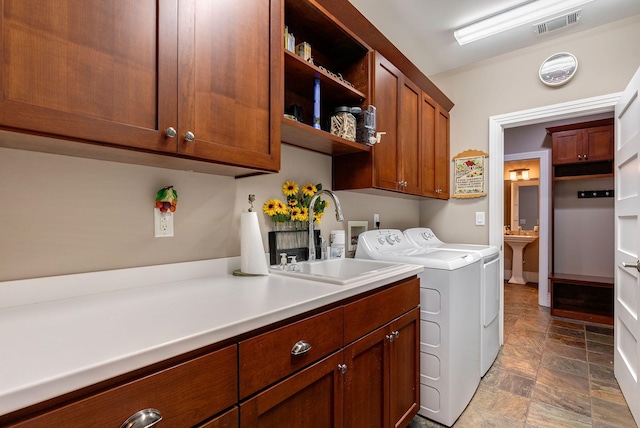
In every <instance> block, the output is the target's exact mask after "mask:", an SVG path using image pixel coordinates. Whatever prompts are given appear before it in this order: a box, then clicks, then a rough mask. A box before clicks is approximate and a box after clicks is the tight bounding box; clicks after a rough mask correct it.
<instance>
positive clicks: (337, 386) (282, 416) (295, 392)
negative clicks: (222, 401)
mask: <svg viewBox="0 0 640 428" xmlns="http://www.w3.org/2000/svg"><path fill="white" fill-rule="evenodd" d="M341 364H342V352H341V351H339V352H337V353H334V354H332V355H331V356H329V357H327V358H325V359H324V360H321V361H320V362H318V363H316V364H314V365H312V366H311V367H308V368H306V369H305V370H302V371H301V372H299V373H297V374H295V375H293V376H291V377H289V378H287V379H285V380H283V381H282V382H280V383H278V384H276V385H275V386H272V387H271V388H268V389H267V390H265V391H263V392H261V393H259V394H257V395H256V396H255V397H253V398H251V399H249V400H247V401H245V402H244V403H242V404H240V426H241V427H278V428H288V427H290V428H298V427H326V428H331V427H336V428H339V427H342V426H343V423H342V408H343V407H342V401H343V400H342V384H343V375H342V373H341V372H340V367H341ZM344 426H349V425H344Z"/></svg>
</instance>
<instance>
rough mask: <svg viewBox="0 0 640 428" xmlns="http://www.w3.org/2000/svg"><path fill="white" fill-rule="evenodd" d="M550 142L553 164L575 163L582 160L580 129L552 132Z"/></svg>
mask: <svg viewBox="0 0 640 428" xmlns="http://www.w3.org/2000/svg"><path fill="white" fill-rule="evenodd" d="M552 144H553V150H552V158H553V164H554V165H560V164H566V163H576V162H579V161H581V160H582V129H572V130H569V131H561V132H554V133H553V135H552ZM578 155H580V157H578Z"/></svg>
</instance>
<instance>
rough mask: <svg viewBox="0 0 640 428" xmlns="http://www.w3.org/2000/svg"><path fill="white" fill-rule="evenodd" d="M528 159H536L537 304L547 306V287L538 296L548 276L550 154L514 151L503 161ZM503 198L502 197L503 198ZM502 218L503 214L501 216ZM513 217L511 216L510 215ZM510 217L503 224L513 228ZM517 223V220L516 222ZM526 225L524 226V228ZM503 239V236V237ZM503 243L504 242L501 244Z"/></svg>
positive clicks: (547, 152)
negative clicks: (541, 284) (537, 228)
mask: <svg viewBox="0 0 640 428" xmlns="http://www.w3.org/2000/svg"><path fill="white" fill-rule="evenodd" d="M529 160H537V161H538V164H539V167H538V171H539V172H538V174H537V175H538V176H539V177H538V178H537V182H536V183H537V186H538V189H537V193H538V203H539V206H538V213H537V214H538V217H537V219H538V222H537V223H536V224H535V225H537V226H539V231H538V243H537V246H538V268H537V271H538V281H537V282H538V304H539V305H542V306H549V304H550V298H549V292H548V287H547V291H546V296H547V297H546V299H541V298H540V297H539V296H540V294H541V293H540V283H542V282H545V281H544V278H547V277H548V276H549V246H550V236H551V235H550V233H549V232H550V230H551V204H550V201H551V156H550V153H549V151H548V150H539V151H535V152H526V153H514V154H509V155H504V161H506V162H513V161H529ZM507 178H508V177H504V176H503V179H505V180H506V179H507ZM503 200H504V199H503ZM503 218H504V216H503ZM512 218H513V216H512ZM510 220H511V219H505V220H504V224H509V225H510V226H511V228H512V230H515V229H514V226H516V228H517V225H514V224H513V221H512V220H511V221H510ZM518 223H519V222H518ZM526 228H527V227H525V229H526ZM528 229H533V225H530V226H529V227H528ZM503 239H504V238H503ZM503 245H504V244H503ZM504 251H505V248H504V246H503V247H502V252H503V255H504Z"/></svg>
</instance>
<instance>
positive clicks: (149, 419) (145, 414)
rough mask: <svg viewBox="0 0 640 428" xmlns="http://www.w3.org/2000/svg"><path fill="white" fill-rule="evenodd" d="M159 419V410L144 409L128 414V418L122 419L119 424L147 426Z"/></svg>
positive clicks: (122, 427) (135, 427)
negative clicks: (121, 422)
mask: <svg viewBox="0 0 640 428" xmlns="http://www.w3.org/2000/svg"><path fill="white" fill-rule="evenodd" d="M161 420H162V415H161V414H160V411H159V410H156V409H144V410H140V411H139V412H138V413H135V414H133V415H131V416H129V419H127V420H126V421H124V423H123V424H122V425H120V428H148V427H152V426H154V425H155V424H157V423H158V422H160V421H161Z"/></svg>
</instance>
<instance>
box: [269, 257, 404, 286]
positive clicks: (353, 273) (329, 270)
mask: <svg viewBox="0 0 640 428" xmlns="http://www.w3.org/2000/svg"><path fill="white" fill-rule="evenodd" d="M408 267H409V268H414V266H413V265H407V264H404V263H394V262H384V261H378V260H361V259H329V260H314V261H307V262H298V271H288V270H282V269H280V266H271V267H270V268H269V271H270V272H271V273H273V274H277V275H285V276H291V277H296V278H303V279H310V280H312V281H321V282H329V283H332V284H339V285H349V284H353V283H355V282H358V281H375V280H377V279H381V278H385V277H388V276H391V275H395V274H399V273H403V272H406V271H407V268H408Z"/></svg>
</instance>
